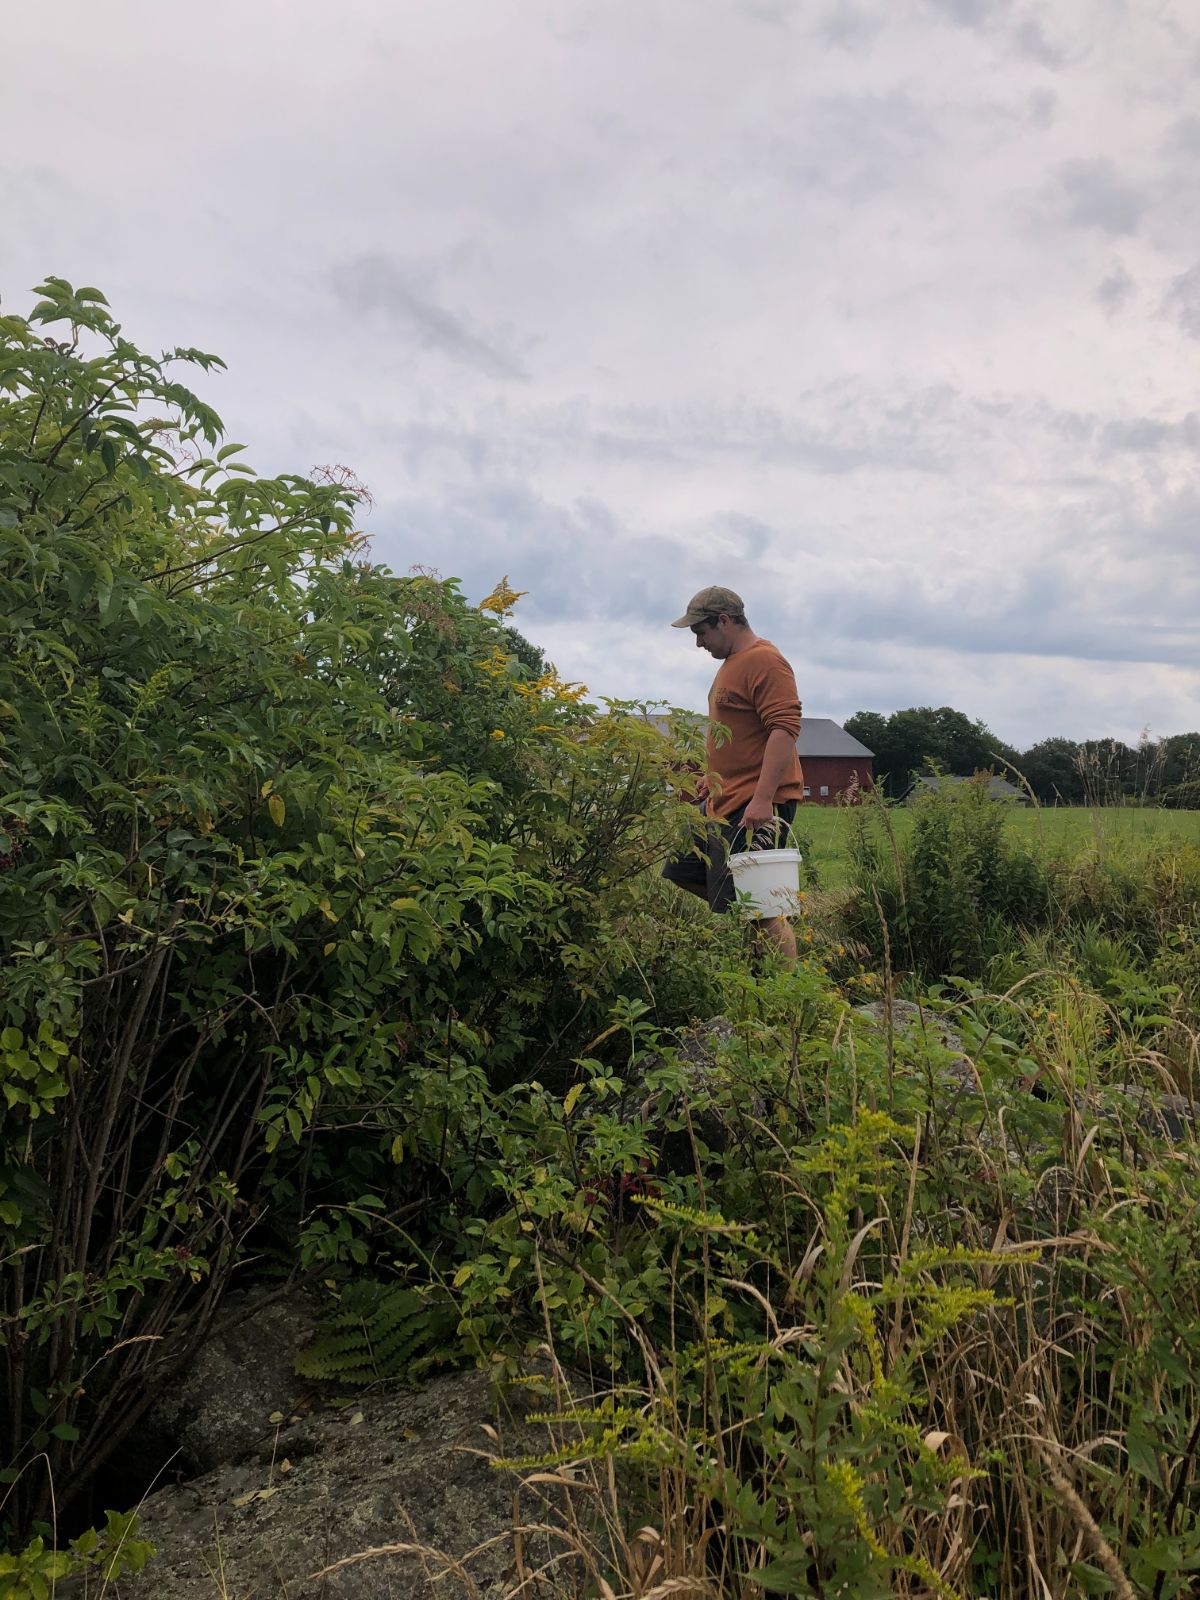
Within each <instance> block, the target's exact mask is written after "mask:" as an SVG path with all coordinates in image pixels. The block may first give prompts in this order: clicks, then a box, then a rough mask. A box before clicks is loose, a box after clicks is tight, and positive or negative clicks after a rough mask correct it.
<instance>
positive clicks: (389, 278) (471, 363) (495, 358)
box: [331, 255, 528, 381]
mask: <svg viewBox="0 0 1200 1600" xmlns="http://www.w3.org/2000/svg"><path fill="white" fill-rule="evenodd" d="M331 283H332V287H333V290H334V293H335V294H336V295H337V297H338V299H339V300H340V301H341V303H342V305H343V306H345V307H346V309H347V310H349V311H351V312H354V313H356V314H358V315H359V316H365V315H367V314H369V313H371V312H380V313H382V314H383V315H384V316H385V317H386V318H388V320H390V321H391V322H393V323H394V324H397V325H399V326H400V327H402V328H404V329H406V330H407V331H409V332H410V333H411V334H412V335H413V336H414V337H415V338H416V340H417V341H418V342H419V344H420V345H421V346H422V347H424V348H425V349H430V350H438V351H440V352H441V353H442V354H443V355H445V356H447V357H449V359H450V360H451V361H455V362H460V363H461V364H462V365H463V366H466V367H471V368H473V369H474V370H475V371H477V372H481V373H483V374H484V375H485V376H487V377H489V378H500V379H507V380H510V381H511V380H514V379H519V378H525V377H527V376H528V374H527V373H526V372H525V369H524V368H523V367H522V365H521V364H520V362H519V361H517V360H515V359H514V358H513V357H512V356H511V355H509V354H507V353H506V352H505V351H503V350H501V349H500V348H499V347H498V346H497V345H495V344H493V343H491V342H490V341H488V340H486V339H484V338H482V337H481V336H480V335H479V334H476V333H473V332H472V331H471V330H470V329H469V328H468V327H467V326H466V324H465V323H464V322H463V321H462V320H461V319H460V318H458V317H456V316H454V314H453V313H452V312H449V311H447V310H446V309H445V308H444V307H443V306H440V305H438V304H437V303H436V302H435V301H433V300H430V299H428V298H427V297H426V296H425V295H422V294H420V293H418V292H417V290H416V289H415V288H414V287H413V285H412V284H411V282H410V281H409V280H408V278H407V277H406V275H405V273H404V271H403V269H402V268H401V267H400V265H399V263H398V262H396V261H393V260H389V259H388V258H387V257H386V256H382V255H364V256H358V257H356V258H355V259H354V260H352V261H347V262H344V263H342V264H341V265H340V266H337V267H335V268H334V269H333V271H332V273H331Z"/></svg>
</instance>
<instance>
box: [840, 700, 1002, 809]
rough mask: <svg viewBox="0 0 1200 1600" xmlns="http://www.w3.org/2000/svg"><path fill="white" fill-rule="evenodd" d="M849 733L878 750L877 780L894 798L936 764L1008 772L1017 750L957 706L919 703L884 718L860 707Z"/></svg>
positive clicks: (966, 772) (954, 769)
mask: <svg viewBox="0 0 1200 1600" xmlns="http://www.w3.org/2000/svg"><path fill="white" fill-rule="evenodd" d="M845 726H846V731H847V733H850V734H853V736H854V737H855V738H856V739H861V740H862V741H863V743H864V744H865V745H867V747H868V748H869V749H871V750H873V751H874V752H875V771H876V777H877V781H881V782H882V784H883V787H884V790H885V792H886V793H887V794H888V795H891V796H892V797H896V796H899V795H901V794H903V793H904V792H905V790H907V788H908V787H909V785H910V783H911V782H912V778H913V775H914V774H915V773H918V772H922V771H925V770H928V769H929V768H930V767H936V768H937V769H938V770H940V771H942V772H946V773H952V774H955V775H957V776H960V777H970V776H971V775H972V774H973V773H975V772H979V771H986V770H988V769H993V770H1001V771H1002V770H1003V768H1004V763H1005V762H1006V761H1012V760H1015V757H1016V752H1015V751H1014V750H1012V749H1011V747H1010V746H1008V745H1006V744H1004V743H1003V742H1002V741H1001V740H999V739H997V738H996V736H995V734H993V733H992V731H991V730H990V729H989V728H988V727H987V726H986V724H984V723H983V722H979V721H975V722H972V721H971V719H970V718H969V717H967V716H965V715H964V714H963V712H961V711H955V710H954V709H953V707H951V706H940V707H938V708H937V709H936V710H935V709H934V708H933V707H930V706H915V707H912V708H910V709H909V710H906V711H896V712H893V713H892V715H891V716H890V717H886V718H885V717H883V716H882V715H881V714H880V713H879V712H874V711H859V712H856V713H855V714H854V716H852V717H850V718H849V719H848V720H847V722H846V725H845Z"/></svg>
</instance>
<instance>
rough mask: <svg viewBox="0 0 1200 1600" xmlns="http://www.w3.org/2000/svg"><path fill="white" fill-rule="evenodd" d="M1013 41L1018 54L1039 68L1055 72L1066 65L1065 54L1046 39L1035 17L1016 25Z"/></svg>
mask: <svg viewBox="0 0 1200 1600" xmlns="http://www.w3.org/2000/svg"><path fill="white" fill-rule="evenodd" d="M1014 39H1015V42H1016V46H1017V51H1018V53H1019V54H1020V55H1022V56H1024V57H1026V59H1027V60H1029V61H1036V62H1037V64H1038V66H1040V67H1049V68H1050V70H1051V71H1053V72H1057V71H1058V69H1059V68H1060V67H1062V66H1064V65H1065V64H1066V60H1067V57H1066V53H1065V52H1064V51H1063V50H1062V49H1060V48H1059V47H1058V46H1057V45H1054V44H1052V43H1051V42H1050V40H1049V39H1047V37H1046V34H1045V30H1044V29H1043V27H1042V24H1041V22H1040V21H1039V20H1038V18H1037V17H1025V18H1024V19H1023V20H1022V21H1021V22H1020V23H1019V24H1018V26H1017V30H1016V34H1015V35H1014Z"/></svg>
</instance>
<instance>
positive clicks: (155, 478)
mask: <svg viewBox="0 0 1200 1600" xmlns="http://www.w3.org/2000/svg"><path fill="white" fill-rule="evenodd" d="M41 293H42V295H43V299H42V300H41V301H40V302H39V304H38V305H37V306H36V307H35V308H34V310H33V312H32V313H31V315H30V317H29V318H28V319H24V318H20V317H13V316H8V317H4V318H0V339H2V344H0V629H2V630H3V634H4V648H3V650H2V651H0V719H2V720H0V854H2V856H3V870H4V876H3V890H4V893H3V899H2V900H0V941H2V946H3V963H2V965H0V1089H2V1091H3V1094H4V1099H5V1109H6V1115H5V1119H4V1123H3V1128H2V1130H0V1227H2V1228H3V1230H4V1231H3V1244H4V1250H3V1255H4V1258H5V1260H4V1269H3V1271H4V1276H3V1288H2V1292H3V1299H2V1301H0V1344H2V1348H3V1361H4V1383H5V1388H6V1396H5V1400H6V1403H5V1405H4V1407H3V1415H4V1438H3V1446H2V1449H3V1454H4V1456H6V1457H7V1459H8V1461H9V1466H8V1467H7V1469H6V1472H5V1476H6V1478H7V1479H8V1480H9V1481H12V1482H14V1483H15V1488H14V1490H13V1492H12V1495H11V1496H10V1498H9V1502H8V1511H9V1513H10V1514H12V1516H13V1519H14V1521H15V1522H16V1524H17V1525H27V1524H28V1523H29V1521H30V1519H31V1518H35V1517H37V1516H38V1515H40V1514H41V1513H42V1511H43V1510H44V1508H45V1506H46V1504H47V1497H48V1494H49V1477H48V1475H47V1474H46V1473H38V1474H31V1473H29V1472H27V1471H25V1470H24V1469H25V1467H26V1466H27V1464H28V1463H29V1462H30V1461H31V1460H32V1459H33V1458H34V1457H36V1456H38V1455H44V1456H45V1458H46V1461H47V1464H48V1466H49V1468H50V1470H51V1472H52V1473H53V1477H54V1481H55V1489H56V1493H57V1496H58V1499H59V1503H60V1504H63V1503H64V1502H65V1503H69V1502H70V1501H71V1500H72V1498H73V1497H74V1496H75V1495H76V1494H77V1493H78V1492H79V1491H80V1489H81V1488H82V1486H83V1484H84V1483H85V1482H86V1480H87V1479H88V1478H89V1477H90V1476H91V1475H93V1474H94V1473H95V1472H96V1470H97V1468H98V1467H99V1466H100V1465H101V1464H102V1463H103V1462H104V1460H105V1459H106V1457H107V1456H108V1455H109V1454H110V1453H111V1451H112V1450H113V1449H114V1448H116V1447H118V1446H119V1444H120V1441H121V1439H122V1437H123V1435H125V1434H127V1433H128V1431H129V1430H130V1429H131V1428H133V1427H135V1426H136V1424H137V1422H138V1419H139V1417H140V1416H141V1415H142V1414H143V1413H144V1410H145V1408H146V1406H147V1405H149V1403H150V1401H151V1399H152V1398H153V1394H154V1391H155V1387H156V1384H157V1383H159V1382H161V1381H162V1380H163V1379H164V1377H165V1376H166V1375H168V1374H169V1373H170V1372H171V1371H172V1370H173V1368H174V1367H175V1366H177V1365H178V1364H179V1362H180V1361H181V1360H183V1359H184V1358H185V1357H186V1355H187V1353H188V1351H189V1349H190V1348H191V1347H192V1345H193V1344H194V1342H195V1341H196V1340H197V1339H198V1338H199V1337H200V1336H202V1334H203V1333H204V1331H205V1329H206V1327H207V1325H208V1323H209V1322H210V1321H211V1318H212V1316H213V1314H214V1312H215V1309H216V1306H217V1304H218V1302H219V1299H220V1295H221V1293H222V1291H223V1288H224V1286H225V1284H226V1283H227V1282H228V1280H229V1277H230V1275H231V1274H232V1272H233V1271H234V1270H235V1268H236V1267H237V1265H238V1263H239V1261H241V1260H242V1259H243V1257H244V1256H245V1254H246V1253H247V1251H248V1249H249V1248H250V1247H251V1244H252V1245H253V1248H254V1250H255V1251H256V1252H265V1253H266V1255H267V1257H268V1259H273V1260H275V1261H276V1263H277V1270H280V1271H293V1270H295V1263H296V1262H297V1261H298V1262H299V1263H300V1264H301V1265H302V1266H303V1267H304V1268H306V1269H312V1270H318V1269H320V1270H322V1271H328V1270H331V1269H332V1270H337V1268H338V1265H339V1263H342V1262H347V1261H360V1262H361V1261H365V1260H366V1259H367V1256H368V1254H369V1250H370V1244H369V1242H368V1239H367V1238H366V1237H365V1235H368V1234H369V1233H370V1228H371V1219H372V1218H373V1217H379V1216H383V1217H386V1216H388V1215H403V1216H412V1215H413V1214H415V1213H416V1212H424V1213H426V1214H427V1215H428V1216H429V1218H430V1222H429V1227H430V1228H431V1229H432V1230H434V1231H436V1228H437V1226H438V1223H439V1219H440V1215H441V1213H440V1211H439V1209H438V1206H437V1205H433V1206H430V1204H429V1202H430V1200H431V1199H436V1200H438V1201H442V1202H444V1203H445V1205H446V1206H448V1207H450V1208H451V1209H452V1208H453V1206H454V1205H456V1204H458V1203H459V1202H460V1199H461V1195H462V1193H463V1192H464V1191H467V1192H470V1193H471V1194H472V1195H473V1196H476V1197H477V1196H478V1195H479V1194H480V1193H481V1192H482V1191H484V1190H486V1188H487V1185H488V1183H489V1182H490V1181H491V1180H490V1178H489V1176H488V1175H487V1174H486V1173H485V1172H483V1171H482V1170H481V1168H480V1166H479V1162H478V1159H477V1156H476V1154H475V1152H476V1151H477V1148H478V1145H479V1141H480V1135H481V1130H482V1129H483V1128H484V1127H486V1126H487V1125H488V1122H489V1119H490V1118H491V1117H492V1116H493V1115H494V1106H493V1098H492V1097H493V1094H494V1092H495V1089H496V1087H497V1086H498V1085H503V1084H507V1083H515V1082H519V1081H521V1080H522V1079H523V1078H524V1077H526V1076H528V1075H530V1074H531V1073H532V1072H534V1071H535V1070H543V1069H544V1068H545V1067H546V1066H547V1065H548V1066H549V1067H550V1068H551V1069H554V1068H555V1067H556V1066H557V1064H558V1063H559V1062H561V1061H563V1060H569V1058H570V1056H571V1055H572V1054H573V1053H577V1052H578V1049H579V1047H580V1045H581V1044H582V1043H583V1042H584V1041H585V1040H586V1039H587V1038H588V1037H589V1035H588V1033H587V1032H586V1029H588V1028H589V1027H591V1026H592V1021H593V1014H594V1010H595V1007H597V1006H599V1007H600V1008H601V1010H602V1011H603V1010H605V1009H606V1008H607V1003H608V999H609V998H611V993H612V991H611V988H610V986H611V983H612V981H613V978H614V974H615V973H616V972H617V971H619V970H621V969H622V968H623V967H626V966H628V955H627V953H626V946H625V945H623V943H622V935H621V933H620V927H619V923H620V919H621V918H623V917H626V916H627V915H628V914H629V905H628V896H627V895H626V893H625V892H624V885H625V884H626V883H627V882H628V881H629V880H631V879H633V878H635V877H636V875H637V874H639V873H640V872H641V871H642V870H643V868H644V867H645V865H646V863H647V861H648V859H649V858H650V857H652V856H655V855H658V854H661V852H662V851H663V850H664V849H665V848H666V847H667V845H668V844H669V843H670V842H671V841H672V839H673V838H674V837H676V836H677V834H678V832H679V829H680V828H681V827H682V822H681V821H677V819H676V815H675V810H674V809H673V808H672V806H671V805H670V804H668V803H667V802H666V801H665V800H664V789H665V780H666V774H667V769H668V766H669V764H670V762H671V760H672V759H675V758H676V757H677V755H678V752H677V751H675V750H673V748H672V745H671V743H670V741H668V740H664V739H662V738H661V737H660V736H659V734H658V733H657V732H656V731H655V730H654V729H653V728H652V727H651V726H650V725H649V724H648V723H647V721H646V719H645V718H644V717H642V716H640V715H639V714H638V713H637V712H636V710H635V709H633V708H628V707H622V706H614V707H612V708H610V714H608V715H602V714H599V713H598V712H597V711H596V709H595V708H594V707H590V706H588V705H586V704H584V703H583V702H582V698H581V692H580V691H579V690H578V688H576V687H573V686H570V685H566V684H563V683H562V682H561V681H560V680H559V679H558V678H557V676H556V675H555V674H554V672H553V671H552V670H551V669H547V668H545V667H544V666H543V665H542V664H541V663H540V662H538V661H537V660H536V659H531V660H525V659H522V656H523V655H525V656H528V654H529V653H528V651H525V652H521V651H519V650H517V649H516V648H515V647H514V643H513V636H512V633H511V630H510V629H509V628H508V627H507V625H506V620H505V619H506V617H507V614H508V612H509V610H510V609H511V604H512V600H513V598H514V597H513V595H512V592H511V591H510V590H508V589H507V587H506V586H505V585H501V586H499V587H498V589H497V591H496V593H495V594H494V595H493V596H491V597H489V600H488V601H487V602H485V605H484V607H483V608H479V609H477V608H474V607H471V606H469V605H468V604H467V603H466V602H465V601H464V600H463V598H462V596H461V595H460V594H459V593H458V591H457V589H456V587H455V585H454V584H452V583H443V582H441V581H439V580H436V579H434V578H433V577H431V576H428V575H420V574H418V575H416V576H413V577H411V578H407V579H399V578H396V577H394V576H393V575H392V574H391V573H389V572H387V571H386V569H382V568H378V567H373V566H370V565H368V564H366V563H365V562H364V561H363V560H362V559H361V550H360V544H359V540H358V537H357V535H356V534H355V533H354V527H353V515H354V502H353V497H352V495H351V494H349V493H348V492H347V491H346V490H345V489H343V488H341V487H339V486H338V485H337V484H317V483H313V482H310V481H308V480H307V479H304V478H301V477H297V476H283V477H279V478H273V479H259V478H256V477H255V476H254V474H253V473H252V471H251V470H250V468H249V467H247V466H246V465H245V464H244V463H243V462H242V461H241V446H239V445H236V444H228V445H224V446H219V439H220V423H219V419H218V418H217V417H216V416H215V415H214V414H213V412H212V411H211V410H210V409H209V408H208V407H207V406H206V405H205V404H204V403H203V402H202V401H201V400H200V399H199V398H198V397H197V396H196V395H195V394H193V393H192V391H191V390H190V389H188V388H187V387H185V386H184V385H183V384H182V383H181V382H180V381H179V379H178V378H177V377H176V376H175V372H176V369H177V367H179V366H180V365H182V366H185V367H186V366H188V365H190V366H192V367H198V368H199V369H200V370H202V371H204V370H208V369H209V368H211V367H212V366H213V365H214V364H216V363H215V361H214V358H212V357H209V356H205V355H203V354H202V353H200V352H197V351H175V352H172V353H170V354H169V355H167V356H164V357H163V358H161V359H154V358H151V357H149V356H147V355H145V354H143V353H142V352H141V351H139V350H138V349H137V348H136V347H135V346H134V345H132V344H131V343H130V342H129V340H128V339H127V338H126V337H125V336H124V334H123V333H122V332H121V330H120V328H119V327H118V325H117V324H116V323H115V322H114V320H113V319H112V316H111V315H110V313H109V311H108V309H107V306H106V304H105V302H104V300H103V297H102V296H101V295H100V294H99V293H98V292H97V291H95V290H92V289H80V290H74V289H72V288H71V286H70V285H68V284H66V283H64V282H63V281H62V280H59V279H51V280H49V281H48V282H47V283H46V284H44V285H43V286H42V290H41ZM64 326H65V328H66V330H67V335H66V337H65V338H63V339H47V338H46V337H45V336H44V335H45V330H46V329H47V328H50V329H53V330H55V332H57V331H58V330H59V328H61V327H64ZM677 809H681V808H677ZM593 1031H594V1030H593ZM358 1202H361V1203H358ZM348 1208H349V1209H348ZM84 1374H88V1376H87V1381H86V1383H84V1382H83V1381H82V1379H83V1376H84Z"/></svg>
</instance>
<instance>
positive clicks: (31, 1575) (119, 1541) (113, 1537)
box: [0, 1511, 154, 1600]
mask: <svg viewBox="0 0 1200 1600" xmlns="http://www.w3.org/2000/svg"><path fill="white" fill-rule="evenodd" d="M137 1521H138V1519H137V1515H136V1513H134V1512H119V1511H109V1512H106V1513H105V1525H104V1528H103V1530H100V1529H97V1528H88V1529H86V1530H85V1531H84V1532H83V1533H81V1534H79V1536H78V1537H77V1538H74V1539H72V1540H71V1541H70V1543H69V1545H68V1546H67V1548H66V1549H65V1550H59V1549H53V1548H51V1549H47V1548H46V1541H45V1540H44V1538H43V1537H42V1536H41V1535H40V1534H36V1535H35V1536H34V1537H33V1538H32V1539H31V1540H30V1541H29V1543H28V1544H26V1545H25V1546H24V1547H23V1548H22V1549H20V1550H17V1551H15V1552H13V1553H12V1554H9V1555H5V1554H4V1553H3V1552H2V1551H0V1600H52V1596H53V1595H54V1592H55V1590H56V1589H57V1588H58V1586H59V1585H60V1584H64V1583H65V1582H67V1581H69V1580H74V1581H75V1582H76V1583H79V1582H82V1583H83V1584H84V1585H85V1590H84V1592H85V1593H86V1585H87V1584H88V1582H89V1580H93V1579H94V1580H96V1581H97V1582H98V1584H99V1586H100V1588H101V1590H104V1589H106V1588H107V1587H108V1585H109V1584H111V1583H114V1582H115V1581H116V1580H117V1579H118V1578H120V1577H121V1575H122V1574H123V1573H126V1572H128V1573H136V1572H140V1571H141V1570H142V1568H143V1567H144V1566H145V1565H146V1562H147V1561H149V1560H150V1558H151V1556H153V1555H154V1546H153V1545H152V1544H150V1543H149V1542H148V1541H147V1540H145V1539H139V1538H138V1537H137Z"/></svg>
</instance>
